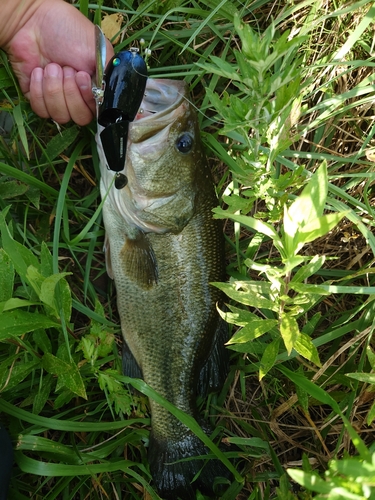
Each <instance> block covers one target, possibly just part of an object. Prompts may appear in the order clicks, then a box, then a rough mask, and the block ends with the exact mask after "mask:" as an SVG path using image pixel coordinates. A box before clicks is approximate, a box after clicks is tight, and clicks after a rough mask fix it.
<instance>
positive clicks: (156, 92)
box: [128, 78, 188, 159]
mask: <svg viewBox="0 0 375 500" xmlns="http://www.w3.org/2000/svg"><path fill="white" fill-rule="evenodd" d="M186 96H187V85H186V83H185V82H184V81H182V80H164V79H160V80H159V79H155V80H154V79H152V78H149V79H148V80H147V85H146V91H145V95H144V97H143V100H142V103H141V107H140V109H139V111H138V113H137V116H136V118H135V120H134V121H133V122H131V123H130V126H129V141H130V142H128V145H129V148H130V149H132V150H133V151H135V152H137V154H139V155H141V156H142V155H147V156H148V155H149V153H150V152H151V151H154V155H155V157H154V159H157V158H159V157H160V156H161V155H162V154H164V152H165V149H166V148H167V147H168V136H169V130H170V127H171V126H172V124H173V123H175V121H176V120H178V119H179V118H180V117H182V116H183V115H184V114H185V112H186V109H187V107H188V101H187V99H186Z"/></svg>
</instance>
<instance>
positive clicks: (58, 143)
mask: <svg viewBox="0 0 375 500" xmlns="http://www.w3.org/2000/svg"><path fill="white" fill-rule="evenodd" d="M78 133H79V128H78V127H76V126H75V125H74V126H72V127H69V128H67V129H65V130H63V131H62V132H61V133H59V134H57V135H55V136H54V137H53V138H52V139H51V140H50V141H49V143H48V144H47V147H46V148H45V150H44V152H43V156H42V159H41V163H43V162H47V161H52V160H54V159H55V158H56V157H57V156H58V155H59V154H61V153H62V152H63V151H64V150H65V149H66V148H68V147H70V146H71V145H72V143H73V142H74V141H75V139H76V137H77V136H78Z"/></svg>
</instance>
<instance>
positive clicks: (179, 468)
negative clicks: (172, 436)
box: [148, 433, 233, 500]
mask: <svg viewBox="0 0 375 500" xmlns="http://www.w3.org/2000/svg"><path fill="white" fill-rule="evenodd" d="M209 452H210V450H209V449H208V448H207V447H206V446H205V445H204V444H203V443H202V441H201V440H200V439H199V438H198V437H197V436H195V434H193V433H189V434H187V435H186V436H185V437H184V439H182V440H180V441H178V442H172V441H171V440H157V439H155V437H154V436H153V435H152V434H151V438H150V447H149V455H148V458H149V464H150V471H151V475H152V478H153V480H154V484H155V486H156V489H157V490H158V493H159V495H160V496H161V498H163V499H164V500H177V499H181V500H194V499H195V498H196V493H195V491H196V490H197V489H198V490H199V491H200V492H201V493H203V494H205V495H208V496H216V495H222V494H223V491H219V492H216V495H215V493H214V490H213V485H214V481H215V478H217V477H222V478H226V479H230V480H232V479H233V477H232V474H231V473H230V472H229V471H228V469H227V468H226V467H225V466H224V465H223V464H222V463H221V462H220V460H217V459H209V460H207V461H205V460H202V459H194V458H192V459H191V460H186V461H181V460H182V459H185V458H189V457H196V456H201V455H206V454H207V453H209ZM198 473H199V475H198ZM196 475H198V477H197V479H196V480H195V481H194V482H193V483H192V481H193V479H194V477H195V476H196ZM225 489H226V487H225Z"/></svg>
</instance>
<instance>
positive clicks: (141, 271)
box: [120, 231, 158, 289]
mask: <svg viewBox="0 0 375 500" xmlns="http://www.w3.org/2000/svg"><path fill="white" fill-rule="evenodd" d="M120 258H121V262H122V266H123V267H122V269H123V271H124V273H125V274H126V276H127V277H128V278H130V279H131V280H132V281H134V282H135V283H137V284H138V285H139V286H141V287H142V288H146V289H147V288H151V287H152V286H153V285H154V284H156V283H157V281H158V269H157V262H156V257H155V253H154V249H153V248H152V246H151V243H150V241H149V240H148V238H147V236H146V235H145V234H144V233H142V232H141V231H138V232H137V234H136V237H135V238H127V239H126V243H125V245H124V246H123V248H122V250H121V254H120Z"/></svg>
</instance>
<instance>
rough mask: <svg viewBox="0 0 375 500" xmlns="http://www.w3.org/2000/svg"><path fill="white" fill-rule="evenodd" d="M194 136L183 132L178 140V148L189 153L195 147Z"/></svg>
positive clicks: (181, 151)
mask: <svg viewBox="0 0 375 500" xmlns="http://www.w3.org/2000/svg"><path fill="white" fill-rule="evenodd" d="M193 142H194V140H193V138H192V136H191V135H190V134H187V133H185V134H182V135H180V137H179V138H178V139H177V141H176V148H177V149H178V151H179V152H180V153H189V152H190V151H191V149H192V147H193Z"/></svg>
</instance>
